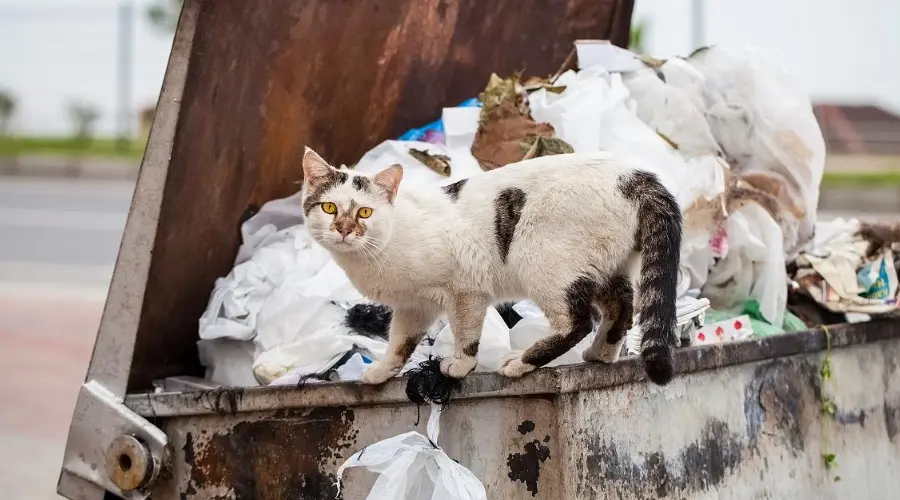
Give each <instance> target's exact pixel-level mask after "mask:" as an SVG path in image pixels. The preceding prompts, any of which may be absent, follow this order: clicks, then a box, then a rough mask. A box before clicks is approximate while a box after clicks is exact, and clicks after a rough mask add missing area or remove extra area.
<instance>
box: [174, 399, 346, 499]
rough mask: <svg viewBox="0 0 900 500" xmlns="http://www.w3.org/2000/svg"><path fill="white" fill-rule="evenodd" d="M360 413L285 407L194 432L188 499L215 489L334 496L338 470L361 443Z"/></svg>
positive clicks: (243, 495)
mask: <svg viewBox="0 0 900 500" xmlns="http://www.w3.org/2000/svg"><path fill="white" fill-rule="evenodd" d="M353 422H354V413H353V411H352V410H349V409H346V408H317V409H313V410H309V411H299V410H283V411H278V412H275V413H274V414H273V415H271V416H270V417H266V418H264V419H261V420H256V421H250V420H246V421H242V422H239V423H237V424H236V425H235V426H234V427H232V428H230V429H229V430H227V431H225V432H222V433H212V434H209V435H206V436H201V437H197V436H194V435H192V434H190V433H189V434H188V435H187V436H186V439H185V445H184V459H185V462H186V463H187V465H188V467H189V468H190V479H189V481H188V484H187V485H186V486H185V487H184V489H183V491H182V494H181V496H182V498H183V499H188V498H193V497H194V496H195V495H202V494H203V492H209V491H212V490H213V489H221V488H224V489H226V490H230V491H231V493H232V495H233V498H234V499H235V500H283V499H287V498H298V499H300V498H302V499H304V500H307V499H308V500H319V499H322V500H325V499H328V500H334V499H336V498H339V497H338V495H337V488H336V487H335V483H336V481H337V478H336V477H335V475H334V474H333V473H330V472H326V471H331V470H335V469H336V468H337V466H339V465H340V463H341V462H343V460H344V459H345V458H346V457H348V456H349V455H350V453H351V449H352V448H354V447H355V445H356V437H357V433H358V431H357V430H355V428H354V425H353Z"/></svg>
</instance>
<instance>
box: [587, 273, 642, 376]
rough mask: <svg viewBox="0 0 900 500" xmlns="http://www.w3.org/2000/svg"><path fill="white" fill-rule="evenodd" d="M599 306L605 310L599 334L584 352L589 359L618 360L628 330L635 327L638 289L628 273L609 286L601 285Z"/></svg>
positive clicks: (613, 279)
mask: <svg viewBox="0 0 900 500" xmlns="http://www.w3.org/2000/svg"><path fill="white" fill-rule="evenodd" d="M596 300H597V305H598V306H599V307H600V309H601V311H602V320H601V322H600V327H599V328H598V329H597V336H596V337H594V342H593V343H592V344H591V346H590V347H588V348H587V349H585V351H584V353H582V358H584V360H585V361H600V362H603V363H615V362H616V361H617V360H618V359H619V354H620V353H621V352H622V344H623V343H624V342H625V333H626V332H627V331H628V329H629V328H631V320H632V316H634V289H633V288H632V286H631V281H630V280H629V279H628V277H627V276H625V275H622V274H620V275H616V276H613V277H612V278H611V279H610V280H609V281H608V282H607V283H606V285H604V286H602V287H600V290H599V293H598V294H597V299H596Z"/></svg>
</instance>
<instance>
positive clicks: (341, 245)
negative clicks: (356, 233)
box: [331, 240, 356, 252]
mask: <svg viewBox="0 0 900 500" xmlns="http://www.w3.org/2000/svg"><path fill="white" fill-rule="evenodd" d="M331 248H332V249H334V250H337V251H339V252H349V251H351V250H353V249H355V248H356V246H355V245H353V244H352V243H350V242H349V241H347V240H335V241H332V242H331Z"/></svg>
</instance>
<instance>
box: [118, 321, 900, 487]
mask: <svg viewBox="0 0 900 500" xmlns="http://www.w3.org/2000/svg"><path fill="white" fill-rule="evenodd" d="M826 360H827V362H828V363H829V364H830V366H831V371H832V373H833V377H832V378H831V379H823V377H822V375H821V368H822V366H823V363H825V362H826ZM676 361H677V365H678V366H679V371H680V372H681V375H680V376H679V377H678V378H677V379H676V380H675V381H673V382H672V383H671V384H670V385H668V386H666V387H663V388H660V387H657V386H654V385H651V384H649V383H647V382H646V381H644V380H643V374H642V371H641V366H640V362H639V360H637V359H634V358H631V359H626V360H624V361H620V362H619V363H616V364H614V365H609V366H602V365H577V366H570V367H564V368H556V369H549V370H541V371H539V372H537V373H535V374H533V375H531V376H526V377H525V378H523V379H522V380H517V381H510V380H508V379H504V378H502V377H500V376H498V375H495V374H477V375H473V376H470V377H469V378H467V379H466V380H465V383H464V388H463V390H462V391H461V393H460V394H459V396H458V397H456V398H455V399H454V402H453V403H452V404H451V405H450V406H449V407H448V408H447V409H446V410H445V413H444V414H443V416H442V430H441V437H440V440H439V443H438V444H439V445H440V446H442V447H443V448H444V449H445V450H446V452H447V453H448V454H449V455H450V456H451V458H454V459H456V460H458V461H459V462H460V463H461V464H464V465H465V466H466V467H468V468H470V469H471V470H472V471H473V472H474V473H475V474H476V475H477V476H478V477H479V478H480V479H481V480H482V481H483V482H484V484H485V486H486V488H487V492H488V498H490V499H492V500H493V499H498V500H501V499H502V500H512V499H522V498H535V499H548V500H550V499H561V498H563V499H587V498H617V499H623V500H624V499H629V500H630V499H643V498H672V499H675V498H692V499H693V498H698V499H699V498H723V499H729V498H732V499H747V498H823V499H829V498H834V499H838V498H850V497H860V498H869V499H882V498H883V499H888V498H896V496H895V495H896V492H897V491H900V475H898V474H896V471H897V470H900V383H898V382H897V380H898V377H900V324H898V323H897V322H874V323H864V324H857V325H840V326H834V327H831V328H829V329H828V331H827V333H826V331H825V330H818V331H811V332H803V333H799V334H791V335H783V336H777V337H770V338H767V339H763V340H754V341H747V342H741V343H736V344H727V345H718V346H704V347H694V348H688V349H685V350H682V351H680V352H679V353H678V354H677V359H676ZM127 404H128V406H129V407H131V408H132V409H134V410H135V411H136V412H138V413H139V414H141V415H144V416H146V417H148V418H152V419H154V420H155V421H156V422H158V424H159V425H160V426H161V427H162V428H163V429H165V431H166V434H167V435H168V436H169V437H170V439H171V444H172V449H173V450H174V454H173V455H172V457H171V458H172V462H171V474H170V476H169V477H168V478H166V479H164V480H162V481H160V482H159V484H158V485H157V486H156V487H155V488H154V489H153V491H152V498H154V499H159V500H168V499H178V498H223V499H224V498H233V499H237V500H250V499H253V500H282V499H294V498H296V499H301V498H302V499H322V500H325V499H334V498H336V496H335V495H336V493H337V490H336V487H335V482H336V476H335V471H336V469H337V468H338V466H339V465H340V464H341V463H342V462H343V461H344V460H345V459H346V458H348V457H349V455H350V454H352V453H354V452H356V451H359V450H360V449H363V448H364V447H365V446H366V445H368V444H371V443H374V442H376V441H378V440H381V439H384V438H387V437H391V436H394V435H396V434H400V433H402V432H407V431H409V430H410V429H412V428H414V427H415V426H416V423H417V422H418V423H419V425H418V429H419V430H420V431H421V432H424V429H423V427H424V422H425V420H426V417H427V412H428V409H427V408H421V409H417V408H416V407H415V406H414V405H411V404H410V403H408V402H407V401H406V399H405V395H404V392H403V381H399V380H398V381H393V382H390V383H389V384H387V386H385V387H384V388H369V387H360V386H358V385H354V384H328V385H323V386H318V387H307V388H304V389H295V388H268V389H249V390H245V391H242V390H239V389H223V390H213V391H198V392H194V393H184V392H180V393H161V394H152V395H137V394H136V395H132V396H129V398H128V399H127ZM828 408H833V412H830V410H828ZM373 480H374V478H373V477H372V475H371V474H369V473H367V472H353V473H351V474H349V476H348V477H347V478H346V481H345V482H344V487H345V490H344V491H343V492H342V496H341V497H340V498H343V499H345V500H349V499H353V500H357V499H360V500H361V499H364V498H365V497H366V495H367V494H368V489H369V488H370V486H371V484H372V482H373Z"/></svg>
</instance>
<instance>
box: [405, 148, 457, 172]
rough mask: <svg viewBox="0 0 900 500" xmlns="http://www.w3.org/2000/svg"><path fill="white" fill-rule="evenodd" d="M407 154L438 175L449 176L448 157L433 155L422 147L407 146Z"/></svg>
mask: <svg viewBox="0 0 900 500" xmlns="http://www.w3.org/2000/svg"><path fill="white" fill-rule="evenodd" d="M409 155H410V156H412V157H413V158H415V159H416V160H419V162H420V163H421V164H422V165H425V166H426V167H428V168H430V169H431V170H434V171H435V172H437V173H438V174H440V175H443V176H447V177H449V176H450V157H449V156H445V155H435V154H431V153H429V152H428V151H425V150H422V149H414V148H409Z"/></svg>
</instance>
